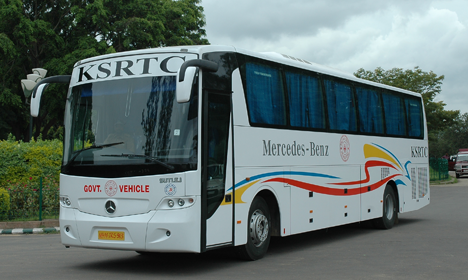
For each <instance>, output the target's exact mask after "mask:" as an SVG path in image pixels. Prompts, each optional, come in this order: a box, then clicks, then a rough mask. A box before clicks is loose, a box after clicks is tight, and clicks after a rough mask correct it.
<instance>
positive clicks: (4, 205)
mask: <svg viewBox="0 0 468 280" xmlns="http://www.w3.org/2000/svg"><path fill="white" fill-rule="evenodd" d="M8 211H10V194H9V193H8V192H7V190H5V189H4V188H0V220H3V219H6V218H7V216H8Z"/></svg>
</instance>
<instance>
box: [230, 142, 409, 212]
mask: <svg viewBox="0 0 468 280" xmlns="http://www.w3.org/2000/svg"><path fill="white" fill-rule="evenodd" d="M363 152H364V158H365V159H367V161H366V163H365V164H364V172H365V175H366V176H365V178H364V179H362V180H357V181H349V182H329V183H326V184H325V185H319V184H312V183H307V182H304V181H300V180H296V179H291V178H290V177H292V176H307V177H316V178H325V179H330V180H340V179H341V178H340V177H336V176H332V175H328V174H322V173H312V172H296V171H279V172H269V173H264V174H258V175H255V176H252V177H250V178H246V179H245V180H242V181H240V182H239V183H237V184H236V185H235V186H234V187H231V188H230V189H228V190H227V194H228V193H232V191H233V189H235V190H236V191H235V196H236V198H235V202H236V203H245V202H244V201H243V200H242V195H243V194H244V193H245V192H246V191H247V190H248V189H249V188H250V187H252V186H254V185H255V184H257V183H261V184H263V183H269V182H277V183H284V184H288V185H290V186H293V187H297V188H301V189H304V190H308V191H312V192H316V193H320V194H325V195H333V196H352V195H359V194H363V193H367V192H371V191H374V190H376V189H378V188H380V187H382V186H385V185H386V184H387V183H388V182H389V181H390V180H392V179H394V178H395V177H398V176H403V177H406V178H408V179H409V180H411V177H410V176H409V174H408V172H407V166H408V164H409V163H410V161H408V162H406V164H405V165H404V167H403V165H402V164H401V163H400V161H399V160H398V158H397V157H396V156H395V155H394V154H393V153H391V152H390V151H389V150H387V149H385V148H384V147H382V146H379V145H377V144H372V145H371V144H365V145H364V146H363ZM370 168H388V169H392V170H394V172H396V173H394V172H392V173H394V174H392V175H388V176H384V178H378V180H375V179H374V180H373V179H372V178H371V175H370V172H369V169H370ZM389 174H390V173H389ZM395 183H396V184H397V185H404V186H406V184H405V183H404V182H403V181H402V180H400V179H396V180H395ZM338 186H340V187H338ZM223 204H230V203H225V202H224V201H223Z"/></svg>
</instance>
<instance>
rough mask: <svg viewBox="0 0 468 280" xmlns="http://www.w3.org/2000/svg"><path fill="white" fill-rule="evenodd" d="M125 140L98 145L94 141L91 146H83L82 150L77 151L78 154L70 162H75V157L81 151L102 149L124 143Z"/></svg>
mask: <svg viewBox="0 0 468 280" xmlns="http://www.w3.org/2000/svg"><path fill="white" fill-rule="evenodd" d="M123 143H124V142H115V143H109V144H102V145H96V143H93V144H92V145H91V146H89V147H87V148H83V149H81V150H78V151H76V154H75V155H74V156H73V157H72V158H71V159H70V162H73V161H74V160H75V158H76V157H77V156H78V155H79V154H81V152H83V151H86V150H91V149H102V148H107V147H112V146H115V145H120V144H123Z"/></svg>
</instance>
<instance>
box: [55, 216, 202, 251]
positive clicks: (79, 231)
mask: <svg viewBox="0 0 468 280" xmlns="http://www.w3.org/2000/svg"><path fill="white" fill-rule="evenodd" d="M195 208H196V207H190V208H185V209H180V210H158V211H156V210H154V211H150V212H148V213H145V214H139V215H130V216H123V217H113V218H109V217H103V216H97V215H92V214H87V213H83V212H81V211H79V210H77V209H70V208H65V207H61V209H60V235H61V239H62V244H63V245H65V246H73V247H85V248H101V249H118V250H134V251H149V252H195V253H198V252H200V217H199V215H198V212H197V211H196V209H195Z"/></svg>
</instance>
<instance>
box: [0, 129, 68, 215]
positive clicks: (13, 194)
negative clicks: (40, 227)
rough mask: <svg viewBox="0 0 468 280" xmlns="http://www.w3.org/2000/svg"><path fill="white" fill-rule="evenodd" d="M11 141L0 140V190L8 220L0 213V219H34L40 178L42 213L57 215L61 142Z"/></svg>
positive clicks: (9, 139)
mask: <svg viewBox="0 0 468 280" xmlns="http://www.w3.org/2000/svg"><path fill="white" fill-rule="evenodd" d="M12 138H13V137H8V140H4V141H0V190H2V188H4V191H6V194H7V195H8V203H9V204H8V210H9V213H8V217H5V214H3V217H2V215H1V214H0V220H1V219H7V218H10V219H11V218H13V219H15V218H25V219H29V218H33V219H36V218H37V213H38V211H39V184H40V183H39V182H40V178H41V177H42V178H43V189H42V190H43V192H42V210H43V214H44V215H48V214H51V213H57V208H58V205H59V203H58V196H59V176H60V165H61V160H62V142H61V141H59V140H50V141H43V140H40V139H38V140H37V141H31V142H29V143H25V142H22V141H15V140H14V139H12ZM0 207H2V206H1V204H0ZM4 207H6V206H4ZM1 209H2V208H0V213H2V210H1ZM5 209H6V208H5ZM8 210H6V211H8Z"/></svg>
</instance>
